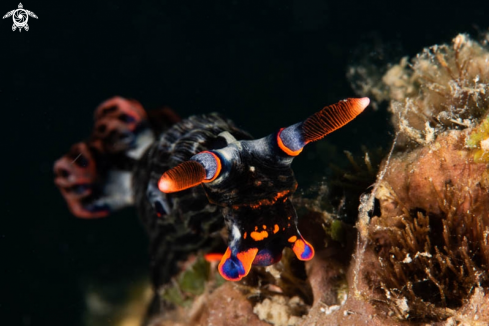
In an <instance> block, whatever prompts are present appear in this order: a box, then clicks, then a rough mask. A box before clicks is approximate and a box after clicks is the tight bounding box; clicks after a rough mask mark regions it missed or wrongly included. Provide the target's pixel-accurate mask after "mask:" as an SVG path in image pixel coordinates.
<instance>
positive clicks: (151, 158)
mask: <svg viewBox="0 0 489 326" xmlns="http://www.w3.org/2000/svg"><path fill="white" fill-rule="evenodd" d="M369 102H370V101H369V99H368V98H359V99H356V98H349V99H346V100H343V101H340V102H338V103H336V104H333V105H330V106H327V107H325V108H323V109H322V110H321V111H319V112H316V113H315V114H313V115H312V116H310V117H309V118H307V119H306V120H304V121H303V122H299V123H296V124H293V125H291V126H289V127H286V128H282V129H279V130H277V131H276V132H273V133H272V134H270V135H268V136H266V137H263V138H260V139H256V140H254V139H252V137H251V136H250V135H249V134H248V133H246V132H244V131H242V130H240V129H238V128H237V127H235V125H234V124H233V123H232V122H231V121H230V120H226V119H224V118H223V117H221V116H220V115H218V114H204V115H200V116H191V117H189V118H187V119H183V120H182V119H180V118H179V117H178V116H177V115H176V114H175V113H174V112H173V111H172V110H170V109H168V108H163V109H160V110H153V111H148V112H146V111H145V110H144V109H143V107H142V106H141V104H139V103H138V102H137V101H134V100H127V99H124V98H121V97H115V98H112V99H109V100H107V101H106V102H104V103H102V104H101V105H100V106H99V107H98V108H97V109H96V112H95V127H94V130H93V132H92V135H91V136H90V137H89V138H88V139H87V140H86V141H84V142H81V143H78V144H76V145H74V146H73V147H72V148H71V150H70V152H69V153H68V154H66V155H65V156H63V157H62V158H60V159H59V160H58V161H57V162H56V163H55V165H54V173H55V184H56V185H57V186H58V188H59V189H60V191H61V194H62V195H63V197H64V198H65V200H66V202H67V204H68V207H69V209H70V210H71V212H72V213H73V214H74V215H76V216H78V217H80V218H99V217H104V216H107V215H109V213H110V212H112V211H115V210H118V209H120V208H122V207H125V206H130V205H135V206H136V207H137V209H138V213H139V215H140V217H141V220H142V222H143V224H144V226H145V228H146V231H147V232H148V235H149V238H150V255H151V279H152V282H153V286H154V288H155V290H158V288H159V287H161V286H162V285H164V284H166V283H168V282H169V281H170V279H171V277H172V276H173V275H175V274H176V273H178V266H177V263H178V262H179V261H183V260H185V259H186V257H187V256H188V255H190V254H192V253H194V252H197V251H199V250H203V251H204V252H207V253H209V252H211V251H213V250H215V248H218V244H219V243H222V239H221V236H220V230H221V229H222V228H223V226H224V225H226V227H227V229H228V234H229V238H228V240H227V249H226V250H225V253H224V255H223V256H222V258H221V261H220V263H219V266H218V270H219V272H220V274H221V275H222V276H223V277H224V278H225V279H226V280H231V281H237V280H240V279H242V278H243V277H245V276H246V275H247V274H248V273H249V271H250V269H251V266H253V265H257V266H268V265H271V264H273V263H276V262H278V261H280V259H281V257H282V251H283V249H284V248H285V247H289V248H291V249H292V250H293V252H294V253H295V255H296V256H297V258H298V259H300V260H310V259H312V258H313V256H314V248H313V247H312V245H311V244H310V243H309V242H307V241H306V240H305V239H304V238H303V237H302V235H301V233H300V232H299V230H298V228H297V214H296V211H295V209H294V206H293V205H292V203H291V201H290V200H289V196H290V195H291V194H293V193H294V191H295V190H296V188H297V182H296V179H295V177H294V173H293V171H292V169H291V163H292V161H293V159H294V157H296V156H298V155H299V154H300V153H301V152H302V150H303V148H304V147H305V146H306V145H307V144H308V143H310V142H314V141H317V140H319V139H321V138H323V137H324V136H326V135H327V134H329V133H331V132H333V131H334V130H336V129H338V128H341V127H342V126H344V125H345V124H347V123H348V122H350V121H351V120H353V119H354V118H355V117H356V116H357V115H359V114H360V113H361V112H362V111H363V110H364V109H365V108H366V107H367V106H368V105H369ZM223 217H224V219H223ZM223 251H224V250H223Z"/></svg>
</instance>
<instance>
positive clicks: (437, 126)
mask: <svg viewBox="0 0 489 326" xmlns="http://www.w3.org/2000/svg"><path fill="white" fill-rule="evenodd" d="M488 62H489V49H488V47H487V45H486V44H483V43H479V42H477V41H474V40H472V39H470V37H469V36H467V35H464V34H460V35H458V36H457V37H455V38H454V39H453V42H452V44H451V45H446V44H443V45H435V46H432V47H430V48H427V49H424V50H423V52H422V53H420V54H418V55H417V56H416V58H414V59H413V60H412V61H411V62H410V63H409V62H408V59H407V58H403V59H402V60H401V61H400V62H399V64H396V65H394V66H392V67H391V68H390V69H389V70H388V71H387V72H386V73H385V75H384V76H383V77H382V83H378V84H375V85H376V86H372V87H370V88H369V89H367V91H369V93H370V94H371V96H373V97H374V98H375V99H377V101H383V100H386V99H389V100H390V111H391V112H392V120H393V124H394V126H395V127H396V128H397V130H399V131H401V132H402V136H401V137H400V139H399V140H398V145H407V144H408V143H409V141H414V142H415V143H417V144H429V143H431V142H433V141H434V139H435V136H436V135H437V134H439V133H441V132H443V131H445V130H450V129H463V128H468V127H472V126H474V125H475V124H477V122H478V120H479V119H480V118H481V117H482V116H483V115H484V114H485V112H486V111H487V109H488V108H489V100H488V98H487V95H486V94H488V92H489V65H488ZM364 83H367V82H364ZM364 94H365V93H364Z"/></svg>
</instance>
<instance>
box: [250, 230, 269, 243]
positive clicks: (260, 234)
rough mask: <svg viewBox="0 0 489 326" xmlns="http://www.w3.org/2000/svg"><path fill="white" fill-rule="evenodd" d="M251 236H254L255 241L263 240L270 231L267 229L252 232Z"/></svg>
mask: <svg viewBox="0 0 489 326" xmlns="http://www.w3.org/2000/svg"><path fill="white" fill-rule="evenodd" d="M250 237H252V238H253V240H255V241H261V240H263V239H265V238H268V232H267V231H261V232H256V231H254V232H251V233H250Z"/></svg>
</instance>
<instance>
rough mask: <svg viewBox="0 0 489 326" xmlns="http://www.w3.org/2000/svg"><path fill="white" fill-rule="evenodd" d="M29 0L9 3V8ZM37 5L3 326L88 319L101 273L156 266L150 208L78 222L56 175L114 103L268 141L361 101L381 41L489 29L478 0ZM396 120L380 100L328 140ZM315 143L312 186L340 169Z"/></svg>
mask: <svg viewBox="0 0 489 326" xmlns="http://www.w3.org/2000/svg"><path fill="white" fill-rule="evenodd" d="M17 1H18V0H17ZM17 1H11V0H4V1H1V3H0V14H1V15H2V16H3V15H4V14H5V13H6V12H8V11H10V10H12V9H16V8H17V5H18V3H17ZM430 3H433V4H430ZM454 3H455V2H454ZM23 4H24V8H25V9H28V10H31V11H33V12H34V13H36V14H37V16H38V17H39V19H34V18H30V19H29V25H30V30H29V31H28V32H25V31H22V32H21V33H19V32H18V31H16V32H12V31H11V25H12V20H11V18H8V19H5V20H0V110H1V111H0V113H1V117H2V119H1V122H2V124H1V127H0V133H1V138H0V139H1V154H0V155H1V159H0V162H1V167H2V168H1V170H0V173H1V177H0V178H1V179H0V180H1V181H0V184H1V186H0V187H1V188H0V189H1V192H2V193H1V198H2V201H1V207H2V210H1V216H0V325H8V326H10V325H50V326H54V325H65V326H66V325H74V326H77V325H81V320H82V318H81V316H82V313H83V310H84V309H85V303H84V296H83V290H84V287H85V285H86V283H87V282H88V281H87V280H96V281H97V282H100V283H110V282H116V281H118V280H125V281H128V282H130V281H131V278H132V277H133V276H134V277H136V276H135V275H140V274H141V273H143V272H145V271H146V268H147V261H148V256H147V254H146V245H147V244H146V238H145V234H144V232H143V230H142V228H141V227H140V225H139V222H138V220H137V218H136V216H135V212H134V210H132V209H126V210H124V211H122V212H120V213H118V214H115V215H114V216H111V217H110V218H106V219H102V220H96V221H84V220H78V219H76V218H74V217H72V216H71V215H70V214H69V212H68V210H67V208H66V206H65V203H64V201H63V200H62V198H61V196H60V194H59V193H58V191H57V189H56V188H55V187H54V185H53V182H52V179H53V176H52V171H51V170H52V164H53V162H54V161H55V159H57V158H58V157H59V156H61V155H62V154H63V153H65V152H66V151H67V150H68V149H69V147H70V145H71V144H73V143H75V142H77V141H79V140H82V139H83V138H85V137H86V136H88V134H89V133H90V130H91V126H92V113H93V110H94V108H95V107H96V106H97V105H98V104H99V103H100V102H101V101H103V100H105V99H106V98H108V97H111V96H113V95H116V94H118V95H122V96H125V97H131V98H135V99H138V100H139V101H141V103H142V104H143V105H144V106H145V107H146V108H156V107H158V106H161V105H169V106H171V107H172V108H174V109H175V110H176V111H177V112H178V113H179V114H180V115H181V116H182V117H185V116H188V115H190V114H195V113H204V112H210V111H218V112H221V113H222V114H224V115H226V116H227V117H229V118H231V119H233V120H234V121H235V122H236V123H237V124H238V125H239V126H240V127H242V128H243V129H245V130H248V131H249V132H251V133H252V134H253V135H254V136H255V137H261V136H264V135H266V134H268V133H270V132H272V131H274V130H276V129H277V128H279V127H282V126H287V125H290V124H292V123H295V122H298V121H300V120H302V119H303V118H305V117H307V116H308V115H309V114H311V113H313V112H315V111H317V110H318V109H320V108H322V107H323V106H324V105H326V104H330V103H333V102H336V101H338V100H340V99H342V98H345V97H351V96H354V93H353V91H352V90H351V88H350V86H349V84H348V82H347V80H346V77H345V73H346V69H347V66H348V65H350V64H352V63H354V60H355V58H357V57H358V56H359V53H360V55H361V53H362V51H363V52H365V51H366V50H365V49H366V48H371V49H375V45H377V44H380V43H382V44H385V45H387V46H389V47H391V49H393V50H392V51H391V52H389V51H387V52H386V60H387V61H389V60H390V59H392V60H397V59H399V53H402V54H405V55H410V56H412V55H414V54H416V53H417V52H419V51H420V50H421V49H422V48H423V47H425V46H429V45H433V44H436V43H442V42H447V41H450V40H451V39H452V38H453V37H454V36H455V35H456V34H457V33H459V32H469V33H471V34H472V35H475V34H476V33H477V29H478V28H479V29H480V30H485V29H486V28H487V27H488V18H487V17H488V14H489V8H488V5H487V2H486V4H485V5H482V4H483V2H477V4H476V2H474V3H471V2H469V1H463V2H461V1H459V2H457V3H456V4H451V3H449V2H441V1H440V2H438V1H437V2H436V5H435V1H432V2H430V1H425V2H399V3H398V2H395V1H378V2H371V1H358V2H353V1H320V0H309V1H307V0H282V1H278V0H273V1H272V0H265V1H241V0H233V1H138V2H132V3H131V2H128V1H124V2H117V1H107V0H102V1H81V2H79V1H77V2H72V1H58V2H48V1H26V2H23ZM400 47H402V50H400V51H399V49H400ZM387 119H388V116H387V114H386V113H385V111H382V110H381V111H378V112H374V111H373V110H370V111H369V112H366V113H365V114H364V115H363V116H362V118H361V119H360V118H359V119H357V120H356V121H354V122H353V123H351V124H350V125H349V126H348V127H347V128H344V129H343V130H340V131H338V132H337V133H335V134H333V135H331V136H329V137H328V138H327V139H326V140H324V141H325V142H328V144H331V146H336V147H338V148H339V149H340V150H341V149H344V148H345V149H349V150H351V151H353V152H359V148H360V145H362V144H364V145H368V146H372V145H374V144H387V143H388V138H389V137H390V136H389V133H388V131H387V126H388V122H387ZM314 148H315V147H311V149H308V151H309V154H307V155H304V157H301V158H299V159H297V162H296V163H295V164H294V169H295V171H296V174H297V177H298V179H299V182H300V183H301V184H308V183H310V182H311V181H313V179H314V178H316V176H318V175H322V174H323V173H324V171H325V168H326V167H325V166H323V165H324V163H323V162H317V160H314V158H315V154H314V153H315V151H314ZM340 152H341V151H340ZM108 324H110V323H109V322H108Z"/></svg>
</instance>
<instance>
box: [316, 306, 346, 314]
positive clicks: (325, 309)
mask: <svg viewBox="0 0 489 326" xmlns="http://www.w3.org/2000/svg"><path fill="white" fill-rule="evenodd" d="M340 308H341V307H340V306H339V305H332V306H328V305H324V307H321V309H320V310H321V312H324V313H325V314H326V315H330V314H331V313H333V312H335V311H338V310H340Z"/></svg>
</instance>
